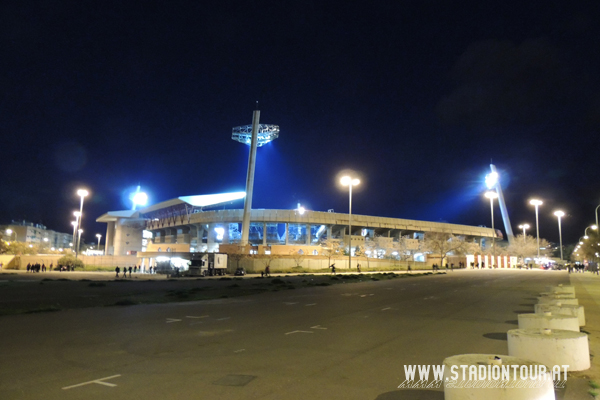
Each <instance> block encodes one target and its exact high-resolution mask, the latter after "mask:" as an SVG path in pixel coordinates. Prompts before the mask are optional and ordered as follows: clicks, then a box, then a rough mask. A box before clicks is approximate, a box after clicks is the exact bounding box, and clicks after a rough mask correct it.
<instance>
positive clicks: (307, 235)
mask: <svg viewBox="0 0 600 400" xmlns="http://www.w3.org/2000/svg"><path fill="white" fill-rule="evenodd" d="M311 239H312V237H311V231H310V224H306V245H307V246H310V240H311Z"/></svg>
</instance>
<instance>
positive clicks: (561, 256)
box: [554, 210, 565, 261]
mask: <svg viewBox="0 0 600 400" xmlns="http://www.w3.org/2000/svg"><path fill="white" fill-rule="evenodd" d="M554 215H556V217H557V218H558V240H559V241H560V261H562V260H563V249H562V231H561V229H560V219H561V218H562V217H564V216H565V213H564V212H562V211H560V210H558V211H554Z"/></svg>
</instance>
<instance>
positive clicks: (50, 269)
mask: <svg viewBox="0 0 600 400" xmlns="http://www.w3.org/2000/svg"><path fill="white" fill-rule="evenodd" d="M53 266H54V264H53V263H50V268H49V269H48V270H49V271H52V268H53Z"/></svg>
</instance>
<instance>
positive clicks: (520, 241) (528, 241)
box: [506, 235, 552, 263]
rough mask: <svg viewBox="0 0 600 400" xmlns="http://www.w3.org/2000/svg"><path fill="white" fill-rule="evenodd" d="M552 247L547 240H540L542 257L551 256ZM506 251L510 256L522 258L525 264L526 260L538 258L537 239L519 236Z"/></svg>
mask: <svg viewBox="0 0 600 400" xmlns="http://www.w3.org/2000/svg"><path fill="white" fill-rule="evenodd" d="M550 247H551V246H550V243H548V241H547V240H546V239H540V255H544V256H546V255H549V254H550V253H551V252H552V250H551V248H550ZM506 251H507V252H508V253H509V254H513V255H515V256H517V257H520V258H521V259H523V263H525V258H528V257H537V253H538V248H537V239H536V238H534V237H533V236H525V237H523V235H518V236H516V237H515V240H513V242H512V243H511V244H510V245H509V246H508V247H507V248H506Z"/></svg>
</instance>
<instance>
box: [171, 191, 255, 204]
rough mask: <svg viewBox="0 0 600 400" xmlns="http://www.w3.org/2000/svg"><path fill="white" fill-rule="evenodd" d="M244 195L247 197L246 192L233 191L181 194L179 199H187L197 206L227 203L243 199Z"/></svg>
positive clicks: (187, 201) (186, 200)
mask: <svg viewBox="0 0 600 400" xmlns="http://www.w3.org/2000/svg"><path fill="white" fill-rule="evenodd" d="M244 197H246V192H232V193H217V194H205V195H200V196H181V197H179V200H182V201H185V202H186V203H188V204H191V205H193V206H196V207H206V206H214V205H216V204H221V203H226V202H228V201H234V200H239V199H243V198H244Z"/></svg>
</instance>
